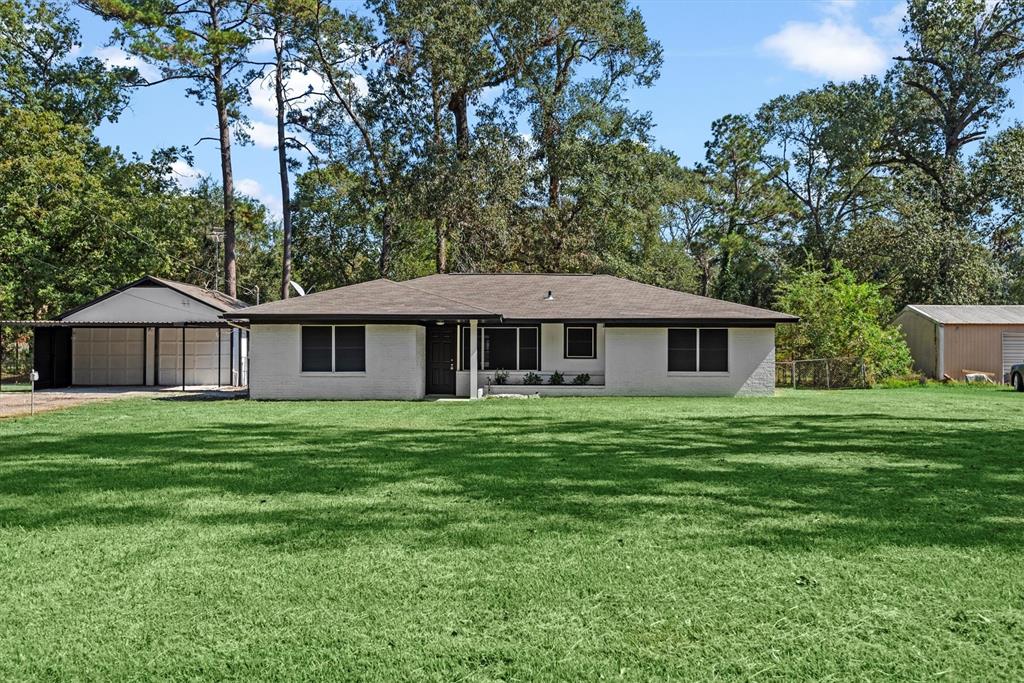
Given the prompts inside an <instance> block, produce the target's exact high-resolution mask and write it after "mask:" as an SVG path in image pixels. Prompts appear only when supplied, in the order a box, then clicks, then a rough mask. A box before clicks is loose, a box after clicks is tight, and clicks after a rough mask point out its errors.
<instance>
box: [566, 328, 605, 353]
mask: <svg viewBox="0 0 1024 683" xmlns="http://www.w3.org/2000/svg"><path fill="white" fill-rule="evenodd" d="M564 355H565V357H566V358H597V326H596V325H566V326H565V354H564Z"/></svg>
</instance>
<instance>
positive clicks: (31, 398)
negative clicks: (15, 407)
mask: <svg viewBox="0 0 1024 683" xmlns="http://www.w3.org/2000/svg"><path fill="white" fill-rule="evenodd" d="M28 379H29V382H31V386H30V387H29V391H28V414H29V415H35V414H36V381H37V380H38V379H39V371H38V370H32V372H30V373H28Z"/></svg>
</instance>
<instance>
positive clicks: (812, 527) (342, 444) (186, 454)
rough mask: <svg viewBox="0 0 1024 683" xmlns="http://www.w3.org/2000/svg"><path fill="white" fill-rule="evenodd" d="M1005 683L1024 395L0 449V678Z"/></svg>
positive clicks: (499, 417) (80, 413)
mask: <svg viewBox="0 0 1024 683" xmlns="http://www.w3.org/2000/svg"><path fill="white" fill-rule="evenodd" d="M600 677H604V678H609V679H620V678H622V679H634V680H636V679H640V680H647V679H667V678H685V679H693V678H701V679H755V678H757V679H787V680H788V679H804V680H812V679H813V680H822V679H826V678H828V679H833V680H850V679H858V680H881V679H886V678H901V679H914V680H923V679H929V680H930V679H934V678H946V679H951V680H965V679H1000V678H1001V679H1017V680H1021V679H1022V678H1024V396H1021V395H1018V394H1014V393H1013V392H1011V391H1007V390H981V389H977V388H974V389H971V388H946V387H936V388H926V389H920V388H912V389H900V390H875V391H846V392H832V393H821V392H796V393H792V392H786V393H784V394H782V395H780V396H779V397H777V398H775V399H600V398H592V399H541V400H529V401H521V400H520V401H513V400H504V401H502V400H495V401H485V402H481V403H445V402H441V403H407V404H402V403H260V402H250V401H227V402H207V401H187V400H180V399H179V400H172V399H168V398H158V399H139V400H125V401H115V402H111V403H106V404H102V405H93V406H88V407H83V408H78V409H73V410H67V411H62V412H55V413H49V414H45V415H42V416H37V417H35V418H32V419H27V418H26V419H18V420H7V421H2V422H0V679H2V680H12V679H52V680H66V679H80V680H83V679H106V680H111V679H141V678H171V679H217V680H219V679H238V680H251V679H253V678H259V679H301V680H310V679H318V678H321V679H323V678H331V679H352V678H358V679H380V680H399V679H436V680H467V679H468V680H493V679H515V680H534V679H579V680H592V679H597V678H600Z"/></svg>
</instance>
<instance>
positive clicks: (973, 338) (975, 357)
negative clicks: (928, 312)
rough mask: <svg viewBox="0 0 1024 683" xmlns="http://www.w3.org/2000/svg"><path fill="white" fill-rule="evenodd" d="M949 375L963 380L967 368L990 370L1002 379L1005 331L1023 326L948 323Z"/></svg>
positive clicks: (997, 377) (946, 329) (1020, 329)
mask: <svg viewBox="0 0 1024 683" xmlns="http://www.w3.org/2000/svg"><path fill="white" fill-rule="evenodd" d="M944 330H945V344H944V346H945V361H946V362H945V365H946V374H947V375H949V376H950V377H952V378H953V379H963V377H964V372H963V371H964V370H979V371H981V372H990V373H992V375H993V376H994V377H995V378H996V381H1002V379H1003V333H1004V332H1024V325H945V326H944Z"/></svg>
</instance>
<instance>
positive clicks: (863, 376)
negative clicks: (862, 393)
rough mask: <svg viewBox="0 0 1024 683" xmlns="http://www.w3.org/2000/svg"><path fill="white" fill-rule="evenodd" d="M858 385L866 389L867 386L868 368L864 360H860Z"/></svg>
mask: <svg viewBox="0 0 1024 683" xmlns="http://www.w3.org/2000/svg"><path fill="white" fill-rule="evenodd" d="M860 385H861V386H862V387H866V386H867V385H868V368H867V366H866V365H865V364H864V359H863V358H861V359H860Z"/></svg>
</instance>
